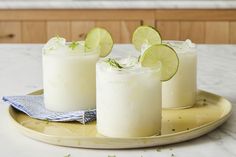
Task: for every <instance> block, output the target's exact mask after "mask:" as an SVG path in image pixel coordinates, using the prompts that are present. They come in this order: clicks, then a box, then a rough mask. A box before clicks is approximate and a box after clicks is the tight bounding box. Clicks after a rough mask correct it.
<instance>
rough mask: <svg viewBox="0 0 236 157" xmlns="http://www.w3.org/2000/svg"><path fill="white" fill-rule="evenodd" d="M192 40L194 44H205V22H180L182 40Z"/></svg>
mask: <svg viewBox="0 0 236 157" xmlns="http://www.w3.org/2000/svg"><path fill="white" fill-rule="evenodd" d="M186 39H190V40H192V41H193V42H194V43H204V42H205V23H204V22H193V21H192V22H190V21H182V22H180V40H186Z"/></svg>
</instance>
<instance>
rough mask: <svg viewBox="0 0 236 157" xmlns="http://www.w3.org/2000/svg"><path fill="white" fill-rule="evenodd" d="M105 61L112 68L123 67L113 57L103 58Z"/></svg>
mask: <svg viewBox="0 0 236 157" xmlns="http://www.w3.org/2000/svg"><path fill="white" fill-rule="evenodd" d="M105 62H106V63H108V64H109V65H110V66H112V67H114V68H118V69H122V68H124V67H122V66H121V65H120V64H119V63H118V62H117V61H116V60H115V59H113V58H108V59H106V60H105Z"/></svg>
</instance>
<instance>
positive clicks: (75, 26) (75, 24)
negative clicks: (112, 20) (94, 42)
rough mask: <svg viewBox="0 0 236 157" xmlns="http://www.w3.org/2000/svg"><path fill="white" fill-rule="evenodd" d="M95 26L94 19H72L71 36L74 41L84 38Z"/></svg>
mask: <svg viewBox="0 0 236 157" xmlns="http://www.w3.org/2000/svg"><path fill="white" fill-rule="evenodd" d="M94 26H95V22H94V21H72V22H71V38H72V41H77V40H84V39H85V37H86V34H87V33H88V32H89V31H90V30H91V29H92V28H93V27H94Z"/></svg>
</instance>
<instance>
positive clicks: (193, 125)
mask: <svg viewBox="0 0 236 157" xmlns="http://www.w3.org/2000/svg"><path fill="white" fill-rule="evenodd" d="M42 93H43V91H42V90H40V91H36V92H33V93H31V94H34V95H36V94H42ZM231 111H232V105H231V103H230V102H229V101H228V100H226V99H225V98H223V97H220V96H218V95H215V94H212V93H208V92H205V91H202V90H199V92H198V96H197V102H196V104H195V105H194V106H193V107H192V108H188V109H179V110H175V109H163V112H162V135H160V136H149V137H134V138H110V137H104V136H102V135H100V134H98V133H97V131H96V122H91V123H88V124H85V125H82V124H80V123H78V122H48V121H42V120H37V119H33V118H30V117H29V116H27V115H26V114H24V113H22V112H20V111H18V110H16V109H14V108H13V107H9V115H10V117H11V119H12V121H13V122H14V124H15V126H16V127H17V128H18V130H19V131H21V132H22V133H23V134H24V135H26V136H28V137H30V138H32V139H35V140H39V141H42V142H46V143H49V144H54V145H60V146H68V147H80V148H96V149H123V148H141V147H151V146H160V145H166V144H172V143H178V142H183V141H187V140H190V139H193V138H197V137H199V136H202V135H204V134H206V133H208V132H210V131H212V130H214V129H215V128H217V127H218V126H220V125H221V124H223V123H224V122H225V121H226V120H227V119H228V117H229V116H230V114H231Z"/></svg>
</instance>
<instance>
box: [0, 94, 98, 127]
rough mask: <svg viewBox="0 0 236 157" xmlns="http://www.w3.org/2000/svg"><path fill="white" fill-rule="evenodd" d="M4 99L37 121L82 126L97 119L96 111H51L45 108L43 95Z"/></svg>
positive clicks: (7, 97) (5, 97)
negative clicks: (78, 124) (77, 123)
mask: <svg viewBox="0 0 236 157" xmlns="http://www.w3.org/2000/svg"><path fill="white" fill-rule="evenodd" d="M2 99H3V101H5V102H7V103H8V104H10V105H11V106H13V107H14V108H16V109H17V110H20V111H22V112H24V113H26V114H27V115H29V116H30V117H32V118H36V119H41V120H48V121H79V122H80V123H82V124H85V123H87V122H90V121H93V120H95V119H96V109H93V110H83V111H72V112H53V111H49V110H47V109H46V108H45V107H44V101H43V95H26V96H4V97H3V98H2Z"/></svg>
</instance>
